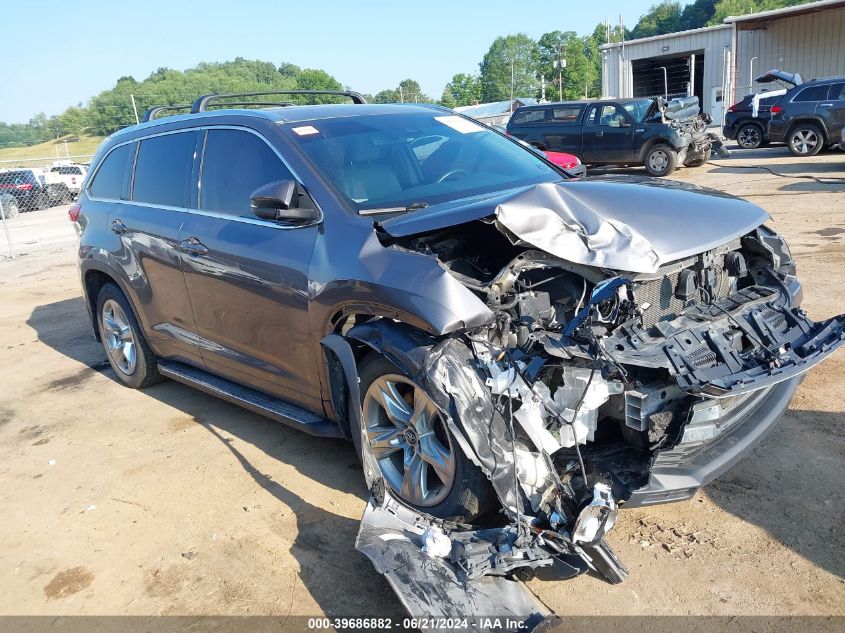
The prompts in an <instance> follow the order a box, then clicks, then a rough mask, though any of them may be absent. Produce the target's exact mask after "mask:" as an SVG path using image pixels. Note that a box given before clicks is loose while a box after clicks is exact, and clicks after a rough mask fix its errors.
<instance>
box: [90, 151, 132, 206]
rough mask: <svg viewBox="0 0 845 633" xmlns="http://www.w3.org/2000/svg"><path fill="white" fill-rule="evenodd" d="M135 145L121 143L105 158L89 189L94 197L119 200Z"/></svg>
mask: <svg viewBox="0 0 845 633" xmlns="http://www.w3.org/2000/svg"><path fill="white" fill-rule="evenodd" d="M132 147H133V145H132V144H131V143H130V144H129V145H121V146H120V147H118V148H116V149H114V150H113V151H112V152H111V153H110V154H109V155H108V156H106V157H105V159H103V163H102V165H100V168H99V169H98V170H97V173H96V175H95V176H94V180H93V181H92V182H91V185H90V186H89V187H88V191H89V192H90V194H91V195H92V196H93V197H94V198H105V199H108V200H119V199H120V193H121V191H123V179H124V177H125V176H126V170H127V165H128V163H129V157H130V156H131V154H132Z"/></svg>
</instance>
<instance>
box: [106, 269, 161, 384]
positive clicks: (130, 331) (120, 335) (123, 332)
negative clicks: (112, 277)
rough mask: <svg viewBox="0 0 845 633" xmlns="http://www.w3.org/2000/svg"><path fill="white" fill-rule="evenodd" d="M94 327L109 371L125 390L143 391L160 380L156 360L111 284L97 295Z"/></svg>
mask: <svg viewBox="0 0 845 633" xmlns="http://www.w3.org/2000/svg"><path fill="white" fill-rule="evenodd" d="M97 327H98V328H99V331H100V340H101V341H102V343H103V349H104V350H105V351H106V357H107V358H108V360H109V364H110V365H111V368H112V369H113V370H114V373H116V374H117V377H118V379H119V380H120V382H122V383H123V384H124V385H126V386H127V387H132V388H133V389H143V388H144V387H149V386H150V385H154V384H156V383H157V382H161V380H163V378H162V376H161V374H159V373H158V359H157V357H156V355H155V354H154V353H153V351H152V350H151V349H150V346H149V345H148V344H147V340H146V339H145V338H144V334H143V333H142V332H141V327H140V325H139V324H138V320H137V319H136V318H135V313H134V312H133V311H132V306H130V305H129V301H128V300H127V299H126V296H125V295H124V294H123V292H122V291H121V290H120V288H118V287H117V286H116V285H114V284H111V283H109V284H105V285H104V286H103V287H102V288H101V289H100V294H99V295H98V296H97Z"/></svg>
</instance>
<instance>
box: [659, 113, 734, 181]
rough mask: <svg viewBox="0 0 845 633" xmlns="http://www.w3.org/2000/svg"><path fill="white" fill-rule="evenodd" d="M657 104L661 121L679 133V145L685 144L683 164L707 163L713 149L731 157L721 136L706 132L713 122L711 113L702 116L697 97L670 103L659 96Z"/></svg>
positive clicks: (682, 151)
mask: <svg viewBox="0 0 845 633" xmlns="http://www.w3.org/2000/svg"><path fill="white" fill-rule="evenodd" d="M656 102H657V112H658V116H659V118H660V121H661V122H662V123H665V124H667V125H669V126H670V127H671V128H673V129H674V130H676V131H677V133H678V137H679V146H680V145H681V144H685V147H683V148H682V149H681V155H680V156H679V160H680V162H681V163H683V164H685V165H691V164H698V163H699V162H704V161H705V159H706V158H708V157H709V156H710V152H711V150H714V151H716V152H717V153H718V154H719V156H720V157H722V158H727V157H728V156H729V155H730V154H729V152H728V150H727V149H725V147H724V144H723V143H722V139H721V138H720V137H719V135H718V134H716V133H714V132H709V131H708V130H707V126H708V125H709V124H710V123H711V122H712V119H711V118H710V115H709V114H706V113H703V114H702V113H700V110H699V103H698V97H695V96H691V97H681V98H676V99H671V100H668V101H667V100H666V99H663V98H662V97H657V99H656ZM679 149H680V147H679Z"/></svg>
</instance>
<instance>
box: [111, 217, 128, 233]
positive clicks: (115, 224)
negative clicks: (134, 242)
mask: <svg viewBox="0 0 845 633" xmlns="http://www.w3.org/2000/svg"><path fill="white" fill-rule="evenodd" d="M111 230H112V231H114V232H115V233H117V234H121V233H126V230H127V229H126V225H125V224H124V223H123V221H122V220H121V219H120V218H115V219H114V220H112V221H111Z"/></svg>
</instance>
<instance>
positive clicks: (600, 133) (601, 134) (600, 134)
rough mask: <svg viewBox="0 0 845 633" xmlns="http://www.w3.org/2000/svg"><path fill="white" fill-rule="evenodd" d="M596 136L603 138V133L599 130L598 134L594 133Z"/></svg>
mask: <svg viewBox="0 0 845 633" xmlns="http://www.w3.org/2000/svg"><path fill="white" fill-rule="evenodd" d="M596 136H604V132H602V131H601V130H599V131H598V132H596Z"/></svg>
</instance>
